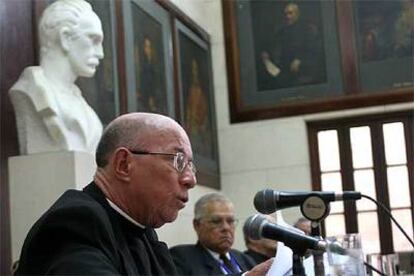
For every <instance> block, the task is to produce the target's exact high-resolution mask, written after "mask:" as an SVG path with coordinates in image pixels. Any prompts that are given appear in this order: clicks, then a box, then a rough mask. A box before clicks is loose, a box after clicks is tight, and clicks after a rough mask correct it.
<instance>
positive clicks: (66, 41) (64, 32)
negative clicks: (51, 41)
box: [59, 27, 72, 52]
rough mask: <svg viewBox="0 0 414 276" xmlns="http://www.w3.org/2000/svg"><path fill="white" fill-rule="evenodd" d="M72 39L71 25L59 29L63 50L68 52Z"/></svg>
mask: <svg viewBox="0 0 414 276" xmlns="http://www.w3.org/2000/svg"><path fill="white" fill-rule="evenodd" d="M71 39H72V32H71V30H70V29H69V27H62V28H61V29H60V30H59V42H60V46H61V47H62V49H63V51H65V52H67V51H69V48H70V42H71Z"/></svg>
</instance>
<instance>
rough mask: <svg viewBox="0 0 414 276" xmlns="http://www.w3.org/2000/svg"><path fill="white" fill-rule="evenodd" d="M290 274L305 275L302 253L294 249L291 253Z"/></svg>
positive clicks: (294, 275) (293, 275)
mask: <svg viewBox="0 0 414 276" xmlns="http://www.w3.org/2000/svg"><path fill="white" fill-rule="evenodd" d="M292 273H293V274H292V276H306V273H305V267H304V266H303V254H299V253H298V252H297V251H296V250H294V251H293V254H292Z"/></svg>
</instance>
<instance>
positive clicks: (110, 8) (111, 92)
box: [34, 0, 120, 126]
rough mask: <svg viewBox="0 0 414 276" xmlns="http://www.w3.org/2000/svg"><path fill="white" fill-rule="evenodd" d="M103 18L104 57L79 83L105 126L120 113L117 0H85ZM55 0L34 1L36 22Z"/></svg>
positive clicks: (78, 80) (83, 93) (37, 22)
mask: <svg viewBox="0 0 414 276" xmlns="http://www.w3.org/2000/svg"><path fill="white" fill-rule="evenodd" d="M86 1H87V2H88V3H90V4H91V6H92V9H93V11H94V12H95V13H96V14H97V15H98V17H99V19H100V20H101V24H102V30H103V33H104V41H103V43H102V46H103V51H104V58H103V59H102V60H100V62H99V66H98V67H97V69H96V72H95V75H94V76H93V77H92V78H78V79H77V81H76V84H77V85H78V86H79V88H80V90H81V91H82V95H83V97H84V98H85V99H86V101H87V102H88V104H89V105H90V106H91V107H92V108H93V110H94V111H95V112H96V114H97V115H98V117H99V119H100V120H101V122H102V124H103V125H104V126H105V125H107V124H108V123H109V122H110V121H112V120H113V119H114V118H115V117H116V116H118V115H119V114H120V104H119V86H118V70H117V55H116V52H117V41H116V38H115V37H116V36H115V35H114V34H115V33H116V31H115V30H116V16H115V1H114V0H86ZM53 2H55V0H45V1H41V0H40V1H39V0H38V1H35V2H34V3H35V14H36V24H37V25H38V24H39V21H40V16H41V14H42V12H43V10H44V9H45V8H46V7H47V6H48V5H50V4H52V3H53Z"/></svg>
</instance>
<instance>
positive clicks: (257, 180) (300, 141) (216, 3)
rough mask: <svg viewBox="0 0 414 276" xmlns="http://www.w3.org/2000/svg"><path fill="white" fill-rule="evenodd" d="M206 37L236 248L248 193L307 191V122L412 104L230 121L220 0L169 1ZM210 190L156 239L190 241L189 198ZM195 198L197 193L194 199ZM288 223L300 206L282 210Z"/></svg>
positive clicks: (247, 207) (249, 205) (250, 196)
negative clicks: (234, 215)
mask: <svg viewBox="0 0 414 276" xmlns="http://www.w3.org/2000/svg"><path fill="white" fill-rule="evenodd" d="M172 2H173V3H174V4H175V5H177V6H178V7H179V8H180V9H181V10H182V11H184V12H185V13H186V14H187V15H188V16H190V17H191V18H192V19H193V20H194V21H195V22H197V24H199V25H200V26H201V27H202V28H204V29H205V30H206V31H207V32H208V33H209V34H210V36H211V46H212V57H213V77H214V91H215V101H216V102H215V104H216V113H217V114H216V115H217V125H218V136H219V137H218V139H219V151H220V166H221V183H222V192H223V193H224V194H226V195H227V196H228V197H229V198H230V199H232V200H233V202H234V204H235V207H236V212H237V216H238V217H239V218H240V225H239V226H238V228H237V233H236V243H235V246H234V247H235V248H238V249H244V242H243V237H242V232H241V228H242V223H243V220H244V219H245V218H247V217H248V216H250V215H251V214H253V213H254V211H255V210H254V207H253V203H252V202H253V197H254V195H255V193H256V192H257V191H259V190H261V189H264V188H272V189H278V190H288V189H292V190H293V189H295V190H310V189H311V175H310V174H311V173H310V165H309V153H308V152H309V151H308V141H307V132H306V121H309V120H315V119H322V118H324V119H325V118H338V117H345V116H350V115H357V114H358V115H360V114H368V113H381V112H388V111H395V110H401V109H407V108H414V104H413V103H408V104H397V105H390V106H377V107H371V108H364V109H354V110H346V111H340V112H326V113H319V114H312V115H304V116H296V117H288V118H281V119H273V120H262V121H256V122H249V123H238V124H230V116H229V102H228V94H227V73H226V64H225V56H224V55H225V50H224V36H223V21H222V9H221V0H172ZM208 191H211V189H206V188H203V187H198V188H196V190H195V191H194V192H192V193H191V196H192V198H191V201H192V202H191V203H190V204H189V206H187V207H186V209H185V210H184V211H183V212H182V213H181V214H180V217H179V219H178V221H177V222H175V223H173V224H172V225H169V226H166V227H163V228H162V229H161V231H159V233H160V237H161V239H164V240H166V241H167V242H168V243H169V244H170V245H174V244H179V243H184V242H186V243H188V242H190V243H191V242H194V241H195V240H196V237H195V234H194V231H193V230H192V227H191V220H192V208H193V203H194V202H195V201H196V200H197V198H198V197H199V196H201V195H202V194H205V193H206V192H208ZM195 197H197V198H195ZM284 216H285V219H286V220H287V221H288V222H293V221H294V220H295V219H296V218H297V217H298V216H300V211H299V208H291V209H287V210H286V211H284Z"/></svg>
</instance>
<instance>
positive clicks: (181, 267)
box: [170, 248, 191, 275]
mask: <svg viewBox="0 0 414 276" xmlns="http://www.w3.org/2000/svg"><path fill="white" fill-rule="evenodd" d="M170 253H171V256H172V259H173V261H174V264H175V267H176V269H177V273H178V275H191V271H190V270H188V269H187V268H188V267H189V266H188V262H191V260H189V259H188V257H187V256H186V255H185V254H184V252H183V251H180V250H179V249H178V248H171V249H170Z"/></svg>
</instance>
